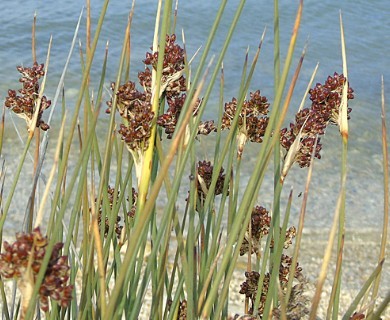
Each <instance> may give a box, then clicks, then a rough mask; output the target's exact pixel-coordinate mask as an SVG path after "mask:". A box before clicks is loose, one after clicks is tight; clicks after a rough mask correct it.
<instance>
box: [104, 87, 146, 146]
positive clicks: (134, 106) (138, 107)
mask: <svg viewBox="0 0 390 320" xmlns="http://www.w3.org/2000/svg"><path fill="white" fill-rule="evenodd" d="M114 88H115V83H112V84H111V89H112V90H113V91H114ZM116 96H117V108H118V111H119V114H120V116H121V117H122V118H123V119H124V120H125V123H122V124H121V125H120V128H119V130H118V133H119V134H120V135H121V136H122V140H123V141H124V142H125V143H126V145H127V147H128V148H129V149H130V150H141V151H144V150H146V149H147V148H148V146H149V138H150V136H151V123H152V120H153V117H154V113H153V111H152V106H151V102H150V99H151V94H150V93H149V92H141V91H138V90H137V89H136V87H135V83H134V82H132V81H128V82H127V83H125V84H123V85H121V86H120V87H119V88H118V92H117V93H116ZM107 105H108V107H109V108H108V109H107V112H108V113H109V112H110V111H111V107H112V100H111V101H108V102H107Z"/></svg>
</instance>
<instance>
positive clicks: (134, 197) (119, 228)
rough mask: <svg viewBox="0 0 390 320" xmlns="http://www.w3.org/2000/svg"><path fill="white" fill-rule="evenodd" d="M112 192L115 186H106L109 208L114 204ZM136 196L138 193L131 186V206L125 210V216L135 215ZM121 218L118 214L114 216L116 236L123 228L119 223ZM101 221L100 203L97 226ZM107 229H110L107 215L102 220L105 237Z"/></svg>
mask: <svg viewBox="0 0 390 320" xmlns="http://www.w3.org/2000/svg"><path fill="white" fill-rule="evenodd" d="M114 192H115V188H111V187H110V186H108V189H107V196H108V201H109V204H110V208H111V209H112V206H113V204H114ZM118 196H119V191H118V195H117V197H118ZM137 198H138V193H137V192H136V191H135V189H134V188H132V206H131V209H130V211H129V212H127V216H128V217H129V218H133V217H134V215H135V210H136V202H137ZM96 201H97V199H95V203H96ZM90 211H91V208H90ZM121 220H122V218H121V217H120V216H119V215H118V216H117V217H116V221H115V225H114V228H115V233H116V235H117V237H118V238H119V237H120V236H121V233H122V229H123V225H121V224H120V222H121ZM101 223H102V205H100V207H99V214H98V224H99V227H100V225H101ZM109 231H110V222H109V219H108V217H105V220H104V236H105V237H107V235H108V232H109Z"/></svg>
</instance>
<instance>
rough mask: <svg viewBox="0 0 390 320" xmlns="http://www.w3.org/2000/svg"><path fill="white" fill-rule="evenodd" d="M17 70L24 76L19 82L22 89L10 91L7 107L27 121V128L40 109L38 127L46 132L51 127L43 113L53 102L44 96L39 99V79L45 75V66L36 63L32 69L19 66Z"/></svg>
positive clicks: (6, 99)
mask: <svg viewBox="0 0 390 320" xmlns="http://www.w3.org/2000/svg"><path fill="white" fill-rule="evenodd" d="M17 70H18V71H19V73H20V74H21V75H22V76H21V78H20V79H19V82H21V83H22V88H21V89H19V90H18V93H20V95H18V94H17V91H16V90H11V89H10V90H8V96H7V97H6V98H5V106H6V107H7V108H9V109H10V110H12V111H13V112H14V113H15V114H16V115H17V116H19V117H21V118H23V119H25V120H26V123H27V127H28V128H30V127H31V124H32V121H33V118H34V114H35V111H36V109H37V108H38V117H37V122H36V127H37V128H41V129H42V130H44V131H46V130H48V129H49V128H50V127H49V125H48V124H47V123H45V122H44V121H43V120H42V114H43V111H45V110H46V109H47V108H49V107H50V105H51V101H50V100H48V99H47V98H46V96H42V97H41V99H39V79H41V78H42V77H43V76H44V75H45V69H44V65H43V64H38V63H37V62H34V64H33V66H32V67H31V68H28V67H22V66H18V67H17Z"/></svg>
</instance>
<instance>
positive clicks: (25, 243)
mask: <svg viewBox="0 0 390 320" xmlns="http://www.w3.org/2000/svg"><path fill="white" fill-rule="evenodd" d="M48 243H49V241H48V239H47V237H44V236H43V235H42V234H41V231H40V229H39V228H35V229H34V230H33V231H32V232H31V233H18V234H16V241H15V242H14V243H12V244H10V243H8V242H7V241H4V242H3V247H4V253H1V254H0V274H1V276H2V277H4V278H5V279H18V280H19V281H20V282H21V284H23V282H24V281H26V278H25V276H24V275H25V274H26V273H29V272H30V271H31V272H32V275H33V278H32V279H29V280H30V281H31V283H30V285H31V286H33V285H34V283H35V281H36V278H37V275H38V273H39V271H40V268H41V265H42V261H43V258H44V256H45V254H46V247H47V245H48ZM62 247H63V243H61V242H58V243H56V244H55V245H54V247H53V251H52V253H51V256H50V261H49V264H48V266H47V269H46V272H45V276H44V278H43V281H42V284H41V286H40V288H39V301H40V307H41V309H42V310H43V311H48V310H49V298H51V299H52V300H54V301H56V302H57V303H58V304H59V305H60V306H61V307H67V306H68V305H69V304H70V302H71V300H72V291H73V285H67V282H68V280H69V270H70V266H69V265H68V257H67V256H61V255H60V251H61V249H62ZM24 285H25V284H24ZM24 298H25V299H27V300H29V299H31V296H30V297H24Z"/></svg>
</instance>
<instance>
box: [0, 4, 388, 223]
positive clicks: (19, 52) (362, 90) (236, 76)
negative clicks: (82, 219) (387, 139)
mask: <svg viewBox="0 0 390 320" xmlns="http://www.w3.org/2000/svg"><path fill="white" fill-rule="evenodd" d="M102 2H103V1H92V16H93V29H94V27H95V26H96V21H97V18H98V15H99V12H100V7H101V4H102ZM156 2H157V1H151V0H138V1H137V3H136V8H135V15H134V18H133V24H132V33H131V45H132V52H131V59H132V65H131V75H132V77H133V78H134V77H135V75H136V73H137V72H138V71H139V70H142V68H143V65H142V62H141V60H142V59H143V58H144V55H145V51H146V50H149V47H150V45H151V42H152V35H153V28H154V15H155V12H156ZM237 3H238V1H229V3H228V5H227V8H226V11H225V14H224V18H223V21H222V25H221V27H220V30H219V31H218V33H217V36H216V40H215V43H214V46H213V48H212V54H217V53H218V50H219V49H220V48H221V46H222V43H223V40H224V36H225V35H226V32H227V30H228V28H229V25H230V23H231V20H232V17H233V14H234V12H235V8H236V7H237ZM271 3H272V1H255V0H248V1H247V3H246V7H245V9H244V11H243V13H242V16H241V20H240V22H239V24H238V28H237V30H236V32H235V35H234V37H233V39H232V42H231V45H230V49H229V51H228V53H227V55H226V58H225V60H224V71H225V95H226V100H228V99H231V97H232V96H236V95H237V92H238V84H239V83H240V75H241V71H242V65H243V62H244V58H245V53H246V50H247V48H248V47H249V55H250V59H252V57H253V55H254V53H255V50H256V48H257V46H258V43H259V40H260V37H261V34H262V32H263V30H264V28H267V29H266V38H265V42H264V44H263V47H262V52H261V56H260V60H259V62H258V67H257V70H256V73H255V74H254V77H253V81H252V85H251V87H250V90H252V91H254V90H257V89H261V92H262V94H263V95H266V96H267V97H269V99H270V100H271V101H272V96H273V30H272V29H273V5H272V4H271ZM83 4H84V1H77V0H68V1H62V2H56V1H20V0H16V1H12V2H9V1H1V2H0V10H1V11H0V12H1V13H0V23H1V28H2V32H0V43H1V49H0V61H1V63H0V74H1V82H0V100H1V101H3V100H4V98H5V96H6V95H7V90H8V88H12V87H17V79H18V73H17V71H16V69H15V66H16V65H20V64H22V65H26V66H28V65H30V64H31V23H32V17H33V14H34V12H36V13H37V34H36V35H37V55H38V60H39V62H44V60H45V58H46V51H47V46H48V42H49V38H50V36H53V44H52V49H51V56H50V66H49V72H48V83H47V86H46V88H47V90H46V94H47V95H48V96H49V98H50V97H52V96H53V95H54V92H55V90H56V85H57V83H58V81H59V78H60V75H61V72H62V68H63V66H64V63H65V60H66V56H67V54H68V51H69V48H70V43H71V40H72V37H73V32H74V29H75V26H76V23H77V19H78V16H79V14H80V11H81V9H82V6H83ZM218 6H219V1H210V0H198V1H196V2H194V1H184V0H182V1H180V3H179V12H178V21H177V29H176V30H177V33H178V34H180V33H181V30H183V32H184V33H185V37H186V47H187V52H188V54H189V55H190V56H191V55H192V54H194V53H195V51H196V50H197V49H198V48H199V47H202V45H204V44H205V41H206V39H207V34H208V31H209V30H210V28H211V25H212V22H213V18H214V17H215V15H216V12H217V10H218ZM130 7H131V1H119V0H113V1H111V3H110V4H109V8H108V12H107V17H106V20H105V23H104V25H103V30H102V35H101V37H100V42H99V45H98V49H97V52H96V55H95V63H94V66H93V68H92V77H91V78H92V79H93V82H92V83H93V84H94V83H97V81H98V80H99V78H100V70H101V64H102V61H103V57H104V48H105V45H106V42H107V41H109V54H108V69H107V76H106V84H107V86H108V84H109V83H110V81H112V80H114V79H115V77H116V70H117V67H118V64H119V56H120V52H121V46H122V41H123V33H124V30H125V27H126V23H127V17H128V12H129V10H130ZM296 10H297V1H287V0H283V1H280V14H281V20H280V31H281V43H282V45H281V50H282V60H283V57H284V55H285V52H286V50H287V45H288V40H289V37H290V35H291V30H292V26H293V23H294V19H295V14H296ZM340 10H341V12H342V15H343V22H344V28H345V34H346V46H347V55H348V68H349V79H350V84H351V86H352V87H353V88H354V89H355V93H356V98H355V100H353V101H352V102H351V105H350V106H351V107H352V108H353V112H352V114H351V121H350V155H349V161H350V164H349V170H350V171H349V195H348V199H349V200H348V203H347V205H348V210H349V216H350V217H349V219H350V220H349V224H350V225H351V226H355V227H356V226H362V227H375V226H378V225H380V224H381V214H382V212H383V192H382V191H381V190H382V176H381V171H382V167H381V142H380V105H381V76H382V75H383V76H384V78H385V82H387V83H389V79H390V59H389V54H388V49H389V47H390V19H389V10H388V1H386V0H380V1H362V0H355V1H306V2H305V4H304V11H303V19H302V23H301V29H300V32H299V38H298V42H297V51H296V52H297V53H296V55H295V57H294V62H293V66H295V65H296V63H297V61H298V59H299V54H300V52H301V51H302V49H303V47H304V45H305V43H306V42H307V43H308V49H307V54H306V58H305V61H304V65H303V69H302V72H301V75H300V79H299V83H298V85H297V89H296V95H295V96H294V99H293V104H292V110H291V114H292V113H293V112H294V108H297V104H298V103H299V101H300V99H301V96H302V94H303V90H304V88H306V84H307V81H308V80H309V78H310V76H311V73H312V71H313V69H314V67H315V65H316V63H317V62H319V63H320V67H319V71H318V73H317V77H316V82H323V81H324V80H325V78H326V77H327V76H328V75H329V74H333V72H334V71H338V72H341V71H342V65H341V49H340V27H339V13H340ZM84 22H85V20H83V24H82V27H81V30H80V32H79V39H80V41H81V44H82V47H83V48H85V30H84V25H85V24H84ZM178 38H179V39H181V37H180V36H179V37H178ZM212 54H211V55H212ZM211 55H210V57H211ZM282 62H283V61H282ZM194 63H195V64H196V63H197V60H195V62H194ZM80 80H81V79H80V57H79V54H78V50H77V49H76V50H75V52H74V53H73V56H72V59H71V64H70V68H69V70H68V72H67V76H66V79H65V93H66V101H67V106H68V108H69V109H72V104H73V103H74V99H75V97H76V95H77V88H78V85H79V83H80ZM388 88H389V85H387V89H386V93H387V96H389V94H388V93H389V89H388ZM106 94H108V91H107V93H106ZM217 99H218V96H217V94H216V95H214V97H212V98H211V103H210V107H209V108H208V109H207V111H206V117H208V118H210V117H213V116H215V115H216V109H215V102H216V101H217ZM388 118H390V116H389V113H388ZM331 129H333V130H329V133H327V136H326V137H325V139H324V150H323V152H322V155H323V159H321V160H320V161H317V162H316V174H315V176H314V177H313V189H312V198H311V199H312V200H310V203H309V209H308V211H309V213H308V218H307V224H308V225H309V226H312V227H322V226H326V225H329V221H330V220H331V216H332V214H333V209H334V206H335V199H336V196H337V192H338V183H339V173H338V171H339V160H338V158H337V155H339V154H340V151H339V150H340V143H339V139H338V133H337V129H336V128H331ZM6 147H7V146H5V147H4V148H6ZM256 148H257V146H255V147H253V148H248V149H250V150H251V152H252V154H251V156H253V155H254V152H255V151H256ZM4 152H7V151H4ZM10 152H11V151H10ZM252 160H253V157H251V158H250V159H248V161H252ZM248 168H250V166H248ZM324 172H325V173H324ZM305 174H306V171H305V170H300V169H299V168H295V169H294V170H293V172H292V174H291V178H289V180H288V181H287V182H286V184H287V185H288V186H290V185H293V186H294V188H295V190H297V193H299V192H300V191H302V190H303V185H304V179H305ZM267 186H270V184H268V185H267V184H265V188H267ZM286 189H289V188H288V187H286ZM267 194H269V191H267V190H264V193H263V194H262V196H261V197H262V201H265V202H268V203H266V204H267V205H268V206H270V205H271V199H270V197H267ZM299 201H300V200H299V199H298V198H297V200H296V202H297V203H298V204H299ZM297 211H298V209H296V212H295V214H296V213H297Z"/></svg>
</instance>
